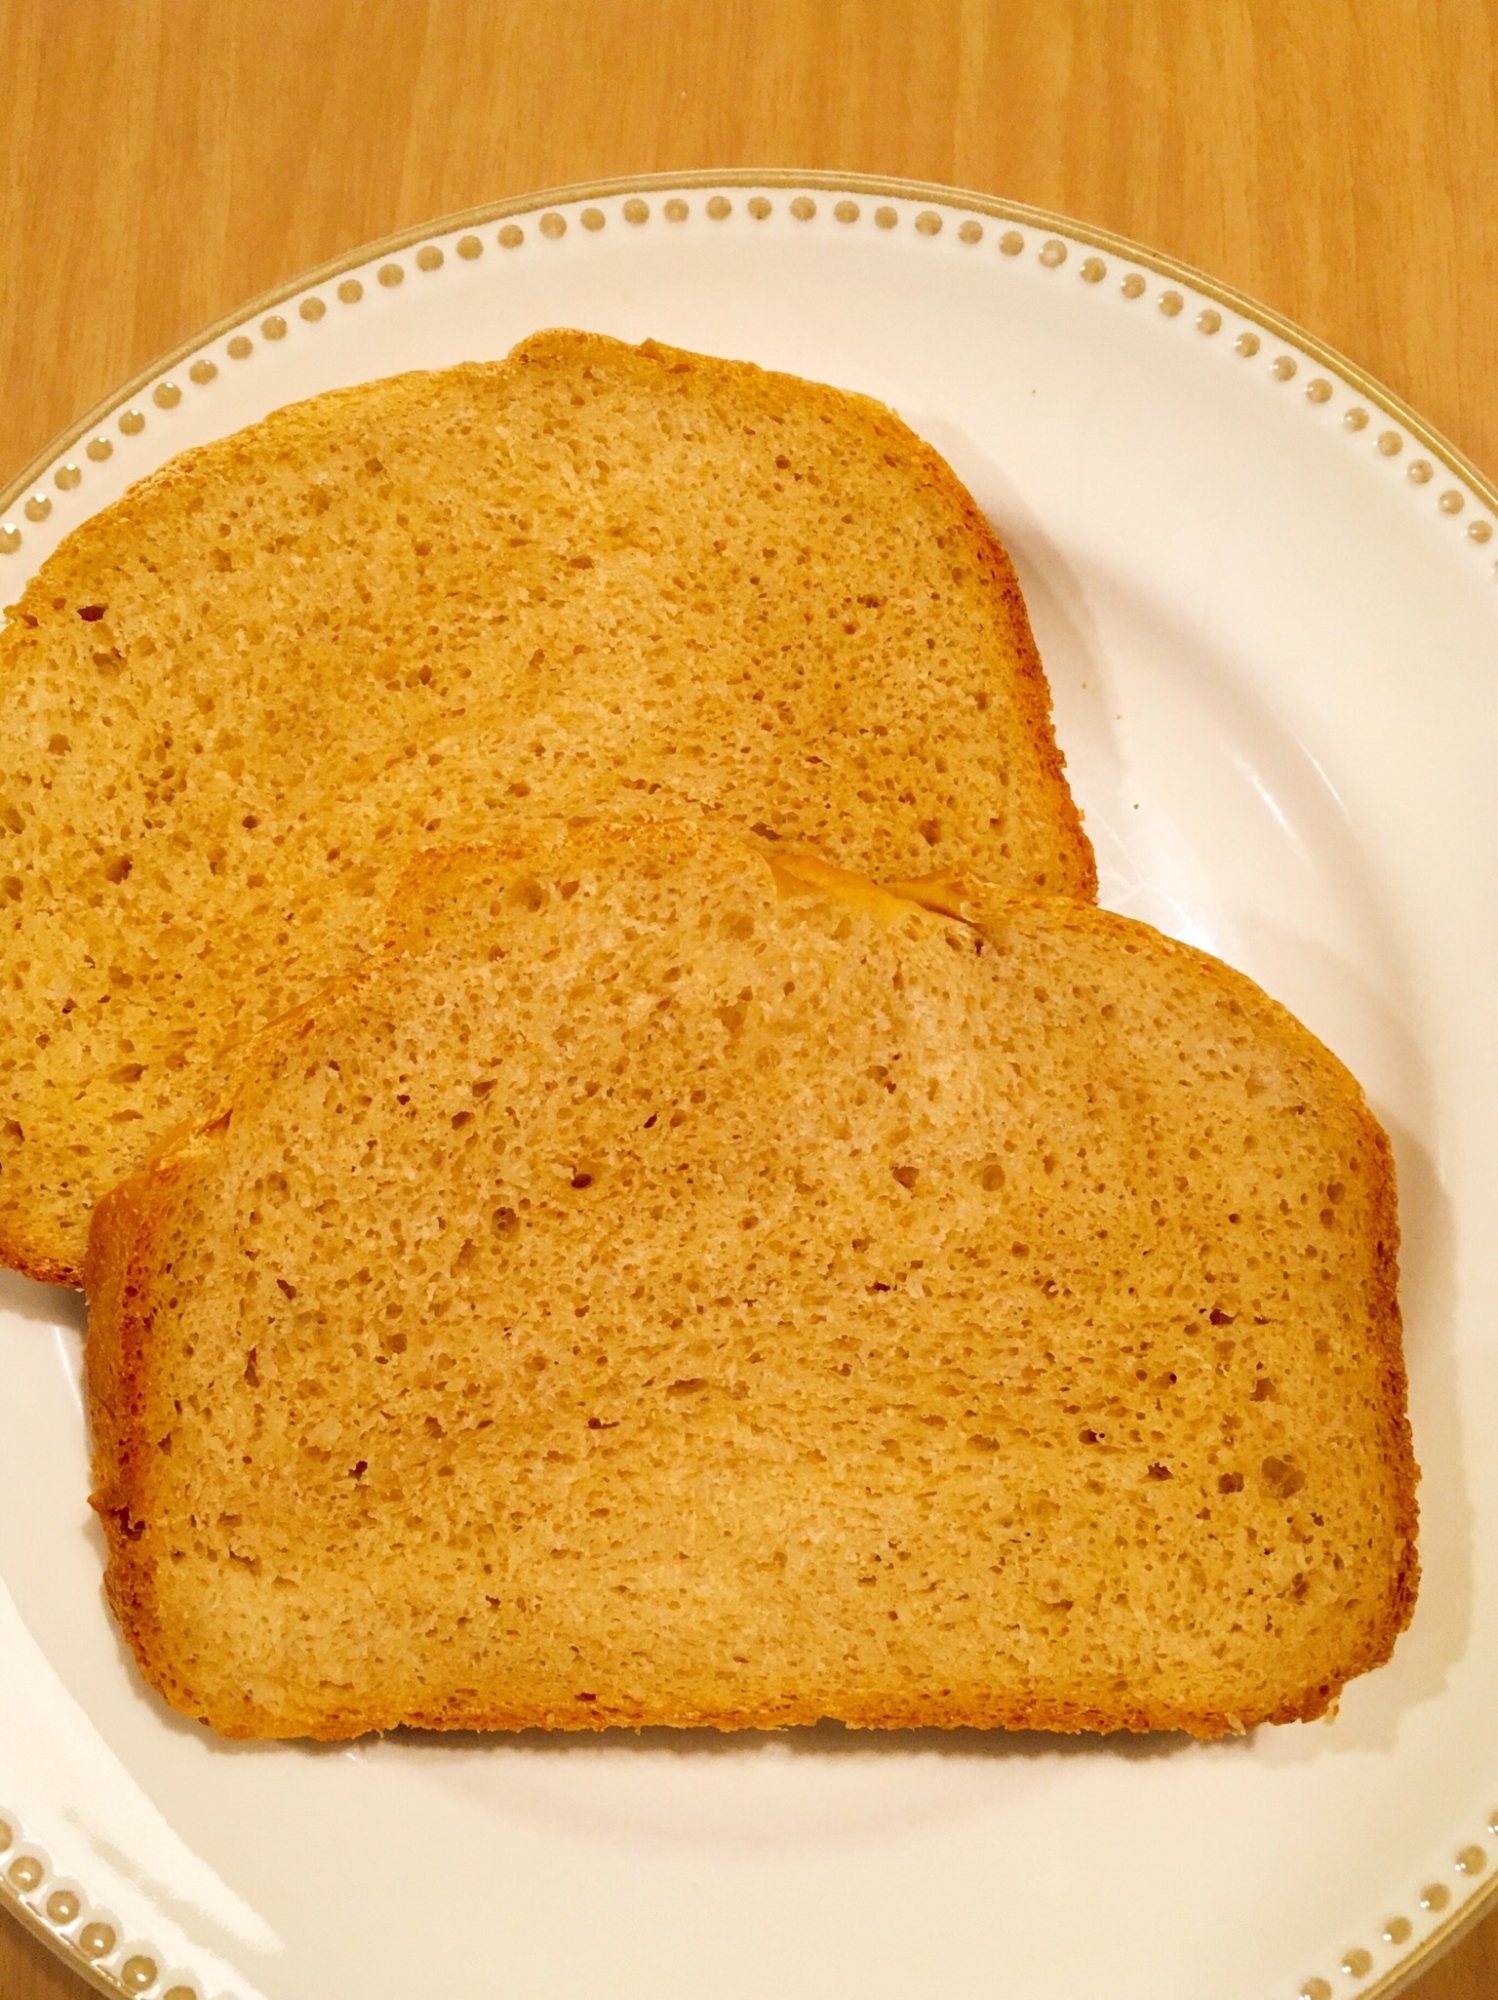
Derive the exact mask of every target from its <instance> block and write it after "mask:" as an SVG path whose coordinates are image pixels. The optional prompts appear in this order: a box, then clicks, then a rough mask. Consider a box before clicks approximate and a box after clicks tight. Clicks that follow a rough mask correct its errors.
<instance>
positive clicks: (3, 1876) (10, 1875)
mask: <svg viewBox="0 0 1498 2000" xmlns="http://www.w3.org/2000/svg"><path fill="white" fill-rule="evenodd" d="M0 1903H3V1904H5V1905H7V1906H8V1907H9V1908H10V1909H11V1910H12V1911H13V1912H14V1913H15V1914H16V1915H17V1916H18V1917H19V1918H20V1920H21V1921H22V1922H23V1923H24V1924H26V1926H27V1928H28V1929H30V1930H33V1931H39V1932H40V1933H41V1934H42V1936H44V1937H45V1938H46V1939H47V1941H48V1942H49V1943H50V1944H51V1945H52V1947H53V1949H54V1950H55V1951H56V1952H57V1953H58V1955H59V1957H61V1958H62V1959H64V1960H65V1961H66V1962H67V1963H68V1964H70V1965H71V1966H72V1967H73V1968H74V1970H75V1971H77V1972H80V1973H82V1974H83V1975H84V1976H85V1977H87V1978H88V1979H89V1980H90V1981H91V1982H92V1983H93V1984H94V1985H96V1986H102V1987H103V1988H104V1990H105V1991H106V1992H109V1993H118V1994H124V1995H129V1996H131V2000H202V1996H203V1989H202V1987H201V1985H200V1983H199V1982H198V1980H197V1979H195V1978H194V1977H193V1975H192V1974H191V1973H188V1972H186V1971H184V1970H182V1969H181V1968H178V1967H175V1966H173V1965H172V1964H171V1963H170V1961H169V1960H168V1959H167V1958H166V1956H165V1955H164V1954H163V1953H162V1952H159V1951H157V1950H156V1948H155V1947H154V1946H153V1945H149V1944H144V1943H142V1942H141V1941H140V1940H139V1939H138V1938H132V1937H131V1936H130V1934H129V1932H128V1931H127V1930H126V1929H125V1927H124V1925H123V1924H121V1923H120V1921H119V1919H118V1918H117V1917H115V1916H114V1914H113V1913H112V1912H111V1911H109V1910H104V1909H97V1908H94V1907H92V1906H91V1905H90V1903H89V1899H88V1897H87V1895H86V1894H85V1892H84V1891H83V1890H82V1889H81V1888H80V1887H79V1886H78V1884H77V1883H76V1882H74V1881H73V1880H72V1879H71V1878H70V1877H68V1876H61V1875H58V1874H57V1873H55V1872H54V1870H53V1869H52V1868H51V1866H50V1865H49V1863H48V1860H47V1856H46V1854H45V1852H44V1851H43V1850H42V1848H41V1847H39V1846H38V1844H37V1843H36V1842H35V1841H33V1840H25V1839H23V1838H22V1837H21V1834H20V1830H19V1821H18V1819H17V1817H16V1815H15V1814H13V1813H11V1812H9V1811H7V1810H6V1809H4V1808H0Z"/></svg>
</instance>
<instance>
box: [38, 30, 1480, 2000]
mask: <svg viewBox="0 0 1498 2000" xmlns="http://www.w3.org/2000/svg"><path fill="white" fill-rule="evenodd" d="M711 166H802V167H821V168H833V169H837V168H841V169H849V170H856V171H860V172H867V173H881V174H889V175H901V176H909V177H913V178H919V179H926V180H935V181H947V182H951V183H954V184H956V185H958V186H962V187H969V188H977V189H983V190H986V191H989V192H992V193H995V194H1000V195H1005V196H1010V197H1013V198H1016V199H1018V200H1021V201H1027V202H1034V203H1037V204H1040V205H1041V206H1044V207H1048V208H1054V209H1059V210H1061V211H1063V212H1064V213H1067V214H1071V215H1074V216H1078V217H1081V218H1085V219H1086V220H1087V221H1090V222H1093V223H1099V224H1103V225H1106V226H1107V227H1108V228H1110V229H1114V230H1117V231H1119V232H1121V233H1122V234H1124V235H1126V236H1132V237H1137V238H1138V239H1140V240H1141V241H1142V242H1144V243H1147V244H1150V245H1152V246H1154V247H1156V248H1159V249H1161V250H1165V251H1169V252H1172V253H1173V254H1174V255H1176V256H1178V257H1181V258H1184V259H1186V260H1187V261H1188V262H1190V263H1192V264H1197V265H1200V266H1201V267H1202V268H1203V269H1204V270H1207V271H1209V272H1211V273H1213V274H1214V275H1215V276H1217V277H1219V278H1221V279H1225V280H1227V281H1228V282H1229V283H1231V284H1233V285H1236V286H1239V287H1241V288H1242V289H1243V290H1245V291H1247V292H1249V293H1251V294H1252V295H1254V296H1255V297H1257V298H1259V299H1261V300H1263V301H1265V302H1266V303H1267V304H1269V305H1271V306H1275V307H1277V308H1279V309H1280V310H1281V311H1282V312H1285V313H1287V314H1289V315H1290V316H1291V317H1292V318H1293V319H1296V320H1298V321H1300V322H1301V323H1302V324H1303V325H1304V326H1306V327H1308V328H1310V329H1311V330H1312V331H1313V332H1314V333H1316V334H1318V335H1320V336H1321V337H1322V338H1323V339H1325V340H1328V341H1330V342H1331V343H1332V344H1333V345H1334V346H1336V347H1338V348H1340V349H1341V350H1342V351H1343V352H1344V353H1346V354H1348V355H1349V356H1351V357H1352V358H1353V359H1354V360H1355V361H1357V362H1359V363H1361V364H1362V365H1363V366H1364V367H1365V368H1367V369H1368V370H1370V371H1371V372H1372V373H1373V374H1374V375H1375V376H1377V377H1379V378H1380V379H1381V380H1382V381H1383V382H1385V383H1386V384H1387V385H1389V386H1390V387H1391V388H1392V389H1394V390H1395V391H1397V392H1398V393H1399V394H1400V395H1401V396H1403V397H1405V398H1407V399H1408V401H1410V402H1411V403H1412V404H1413V405H1414V406H1415V408H1416V409H1418V410H1419V411H1420V412H1421V413H1422V414H1423V415H1425V416H1426V417H1427V418H1428V419H1429V420H1430V421H1431V422H1433V423H1434V424H1435V425H1436V426H1437V427H1438V428H1439V429H1441V430H1443V431H1444V432H1445V433H1446V434H1447V436H1448V437H1450V438H1451V439H1452V440H1453V441H1454V442H1455V443H1456V444H1457V445H1458V446H1459V447H1460V448H1461V449H1462V450H1464V451H1465V452H1466V453H1467V454H1468V455H1469V456H1470V457H1471V458H1473V459H1474V460H1475V461H1476V462H1477V464H1478V465H1479V466H1481V467H1482V468H1483V469H1484V470H1486V471H1487V472H1488V473H1490V474H1495V475H1498V255H1495V254H1494V249H1493V242H1492V228H1493V221H1494V215H1495V208H1494V194H1493V189H1494V186H1495V179H1494V175H1495V168H1498V0H1317V4H1309V0H754V4H748V0H0V246H3V254H4V270H3V277H0V387H3V394H0V486H3V485H4V484H5V483H6V482H7V481H8V480H9V479H11V478H12V477H13V476H14V475H15V474H16V473H17V472H18V471H19V470H20V469H21V467H22V466H23V465H24V464H25V463H26V462H27V460H28V459H30V458H31V457H32V456H33V455H34V454H35V453H36V452H38V451H39V450H40V449H41V448H42V446H44V445H45V444H46V442H47V441H48V439H49V438H50V437H51V436H52V435H53V433H54V432H57V431H59V430H61V429H62V428H63V426H64V425H66V424H68V423H69V422H70V421H71V420H73V419H74V418H75V417H77V416H79V415H81V414H82V413H83V411H84V410H86V409H87V408H88V407H89V405H91V404H92V403H93V402H95V401H96V400H97V399H98V398H99V397H101V396H102V395H104V394H105V393H106V392H107V391H108V390H109V389H110V388H111V387H112V386H113V385H114V384H115V383H117V382H118V381H121V380H122V379H124V378H125V377H126V376H128V375H130V374H132V373H134V371H135V370H136V369H138V368H140V367H141V366H142V365H144V364H145V363H146V362H147V361H149V359H150V358H151V357H152V355H154V354H156V353H157V352H159V351H160V350H162V349H165V348H167V347H170V346H171V345H173V344H174V343H175V342H177V341H179V340H181V339H183V338H184V337H186V336H187V335H189V334H190V333H192V331H193V330H194V329H195V328H197V327H198V326H200V325H203V324H205V323H206V322H208V321H210V320H212V319H215V318H216V317H217V316H218V315H219V314H221V313H224V312H226V311H228V310H229V309H231V308H232V307H234V306H235V305H237V304H238V303H239V302H240V301H241V300H243V299H246V298H249V297H251V296H252V295H254V294H255V293H257V292H260V291H262V290H264V289H265V288H267V287H268V286H271V285H274V284H276V283H278V282H280V281H282V280H284V279H287V278H290V277H292V276H293V275H294V274H295V273H296V272H297V271H299V270H302V269H304V268H306V267H307V266H309V265H313V264H316V263H319V262H320V261H322V260H323V259H325V258H328V257H331V256H333V255H335V254H336V253H338V252H340V251H343V250H346V249H349V248H351V247H353V246H355V245H357V244H359V243H361V242H363V241H365V240H367V239H369V238H372V237H377V236H381V235H384V234H386V233H388V232H390V231H392V230H396V229H400V228H403V227H405V226H406V225H408V224H416V223H419V222H420V221H422V220H423V219H424V218H426V217H430V216H438V215H442V214H445V213H447V212H449V211H452V210H455V209H460V208H464V207H466V206H469V205H471V204H474V203H477V202H482V201H488V200H494V199H498V198H500V197H503V196H506V195H512V194H520V193H524V192H526V191H528V190H531V189H540V188H546V187H552V186H557V185H560V184H563V183H567V182H575V181H586V180H591V179H602V178H605V177H610V176H614V175H622V174H633V173H643V172H652V171H658V170H662V169H670V168H692V167H711ZM1347 1989H1348V1991H1349V1992H1351V1991H1352V1990H1354V1989H1353V1987H1352V1983H1351V1982H1350V1981H1349V1982H1347ZM87 1990H89V1989H87V1988H86V1987H85V1986H84V1985H83V1983H82V1982H81V1981H80V1980H79V1979H78V1978H77V1977H76V1976H75V1975H74V1974H73V1973H71V1972H69V1971H67V1970H65V1969H64V1968H63V1967H61V1966H60V1965H57V1964H56V1963H55V1962H54V1961H53V1960H52V1959H51V1958H50V1957H49V1956H48V1955H47V1953H46V1951H45V1950H44V1948H43V1947H42V1946H40V1945H38V1944H35V1943H34V1942H33V1941H32V1940H31V1939H29V1938H28V1937H26V1936H25V1934H24V1933H22V1932H21V1931H20V1930H19V1929H18V1928H17V1927H16V1926H15V1925H14V1923H13V1922H12V1921H11V1920H10V1919H9V1918H0V2000H61V1996H64V1995H77V1994H82V1993H84V1992H86V1991H87ZM1411 1992H1412V1993H1413V1994H1414V1995H1415V1996H1417V2000H1494V1996H1495V1995H1498V1915H1495V1916H1494V1917H1493V1918H1490V1919H1489V1920H1488V1921H1487V1922H1486V1923H1485V1924H1483V1925H1482V1926H1481V1927H1480V1928H1479V1929H1478V1930H1477V1931H1475V1932H1474V1933H1472V1934H1471V1935H1470V1936H1469V1937H1468V1938H1467V1939H1466V1940H1464V1941H1463V1942H1462V1943H1461V1944H1460V1945H1459V1946H1458V1947H1457V1949H1456V1950H1455V1951H1454V1952H1452V1953H1451V1954H1450V1955H1449V1956H1448V1957H1447V1958H1446V1959H1445V1960H1443V1961H1442V1962H1441V1963H1440V1964H1438V1965H1436V1966H1434V1967H1433V1968H1431V1969H1430V1970H1429V1971H1427V1972H1426V1973H1425V1975H1424V1976H1423V1978H1422V1979H1421V1980H1420V1981H1419V1982H1418V1983H1417V1984H1416V1985H1415V1987H1413V1988H1412V1989H1411ZM372 2000H374V1996H372ZM1204 2000H1208V1997H1207V1996H1204ZM1338 2000H1341V1996H1340V1994H1339V1996H1338Z"/></svg>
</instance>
